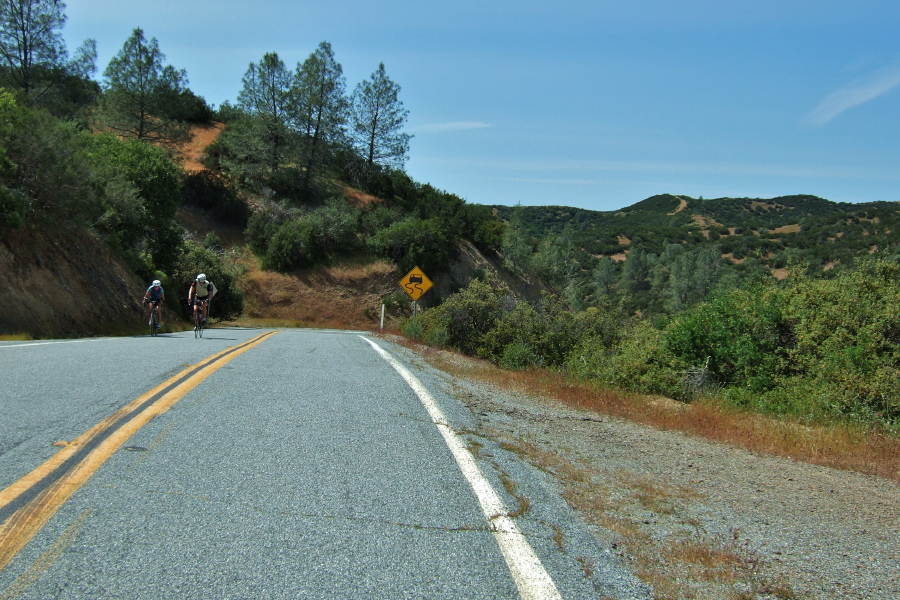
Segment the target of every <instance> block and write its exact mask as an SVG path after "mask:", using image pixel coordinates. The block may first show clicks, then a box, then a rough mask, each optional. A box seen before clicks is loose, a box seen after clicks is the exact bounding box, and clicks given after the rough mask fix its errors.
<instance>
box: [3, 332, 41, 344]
mask: <svg viewBox="0 0 900 600" xmlns="http://www.w3.org/2000/svg"><path fill="white" fill-rule="evenodd" d="M33 339H34V338H33V337H31V334H30V333H8V334H3V335H0V342H28V341H31V340H33Z"/></svg>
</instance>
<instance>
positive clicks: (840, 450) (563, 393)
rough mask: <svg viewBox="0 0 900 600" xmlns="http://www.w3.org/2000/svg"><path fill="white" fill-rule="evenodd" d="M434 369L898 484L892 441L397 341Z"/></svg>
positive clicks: (899, 454)
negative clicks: (623, 389) (611, 387)
mask: <svg viewBox="0 0 900 600" xmlns="http://www.w3.org/2000/svg"><path fill="white" fill-rule="evenodd" d="M400 343H403V344H404V345H406V346H408V347H411V348H413V349H416V350H417V351H419V352H420V353H421V354H423V355H424V356H425V357H426V358H427V359H428V361H429V362H430V363H431V364H433V365H434V366H435V367H437V368H439V369H441V370H443V371H447V372H449V373H452V374H454V375H460V376H463V377H469V378H472V379H476V380H479V381H484V382H487V383H491V384H494V385H497V386H498V387H502V388H504V389H510V390H513V391H517V392H521V393H524V394H528V395H535V396H544V397H549V398H554V399H556V400H559V401H560V402H562V403H564V404H566V405H567V406H571V407H573V408H578V409H581V410H587V411H592V412H597V413H600V414H605V415H610V416H614V417H620V418H623V419H627V420H629V421H633V422H636V423H641V424H644V425H650V426H652V427H655V428H657V429H662V430H671V431H683V432H685V433H690V434H693V435H697V436H700V437H704V438H706V439H709V440H712V441H716V442H721V443H725V444H730V445H733V446H736V447H740V448H744V449H746V450H748V451H751V452H763V453H768V454H774V455H777V456H784V457H787V458H792V459H794V460H798V461H802V462H807V463H810V464H815V465H821V466H827V467H832V468H836V469H843V470H848V471H856V472H859V473H864V474H867V475H875V476H878V477H884V478H887V479H893V480H895V481H900V440H898V439H896V438H892V437H889V436H886V435H884V434H881V433H879V432H877V431H866V430H863V429H860V428H854V427H851V426H838V425H835V426H831V427H808V426H803V425H799V424H796V423H792V422H789V421H782V420H778V419H774V418H769V417H765V416H762V415H757V414H753V413H748V412H744V411H739V410H737V409H732V408H729V407H724V406H721V405H718V404H715V403H713V402H711V401H697V402H694V403H691V404H684V403H681V402H676V401H674V400H670V399H668V398H662V397H653V396H643V395H638V394H626V393H623V392H618V391H614V390H608V389H603V388H601V387H598V386H596V385H590V384H579V383H573V382H571V381H569V380H567V379H566V378H565V376H563V375H560V374H558V373H551V372H548V371H542V370H537V369H535V370H529V371H504V370H502V369H500V368H498V367H496V366H494V365H493V364H491V363H489V362H487V361H481V360H476V359H472V358H469V357H459V356H456V355H454V354H452V353H449V352H444V351H436V350H434V349H431V348H427V347H424V346H420V345H417V344H413V343H410V342H407V341H401V342H400Z"/></svg>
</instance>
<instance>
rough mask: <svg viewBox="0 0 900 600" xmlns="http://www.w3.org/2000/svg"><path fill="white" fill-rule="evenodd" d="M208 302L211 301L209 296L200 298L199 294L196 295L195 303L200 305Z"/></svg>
mask: <svg viewBox="0 0 900 600" xmlns="http://www.w3.org/2000/svg"><path fill="white" fill-rule="evenodd" d="M207 302H209V296H205V297H203V298H200V297H198V296H194V304H198V305H199V304H205V303H207Z"/></svg>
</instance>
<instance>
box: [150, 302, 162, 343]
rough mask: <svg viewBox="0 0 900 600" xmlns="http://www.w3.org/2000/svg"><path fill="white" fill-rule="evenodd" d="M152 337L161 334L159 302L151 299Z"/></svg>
mask: <svg viewBox="0 0 900 600" xmlns="http://www.w3.org/2000/svg"><path fill="white" fill-rule="evenodd" d="M149 324H150V337H156V336H157V335H159V329H160V325H159V302H154V301H152V300H151V301H150V322H149Z"/></svg>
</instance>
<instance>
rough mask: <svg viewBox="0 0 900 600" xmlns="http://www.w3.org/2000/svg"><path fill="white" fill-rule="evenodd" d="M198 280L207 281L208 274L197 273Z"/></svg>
mask: <svg viewBox="0 0 900 600" xmlns="http://www.w3.org/2000/svg"><path fill="white" fill-rule="evenodd" d="M197 281H199V282H200V283H203V282H204V281H206V275H204V274H203V273H200V274H199V275H197Z"/></svg>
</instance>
